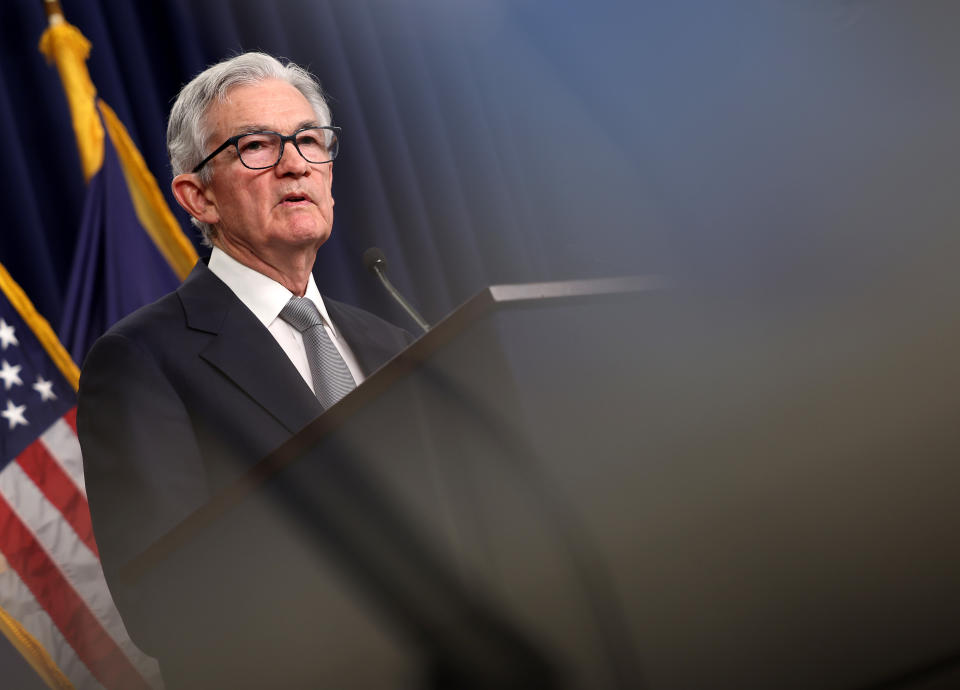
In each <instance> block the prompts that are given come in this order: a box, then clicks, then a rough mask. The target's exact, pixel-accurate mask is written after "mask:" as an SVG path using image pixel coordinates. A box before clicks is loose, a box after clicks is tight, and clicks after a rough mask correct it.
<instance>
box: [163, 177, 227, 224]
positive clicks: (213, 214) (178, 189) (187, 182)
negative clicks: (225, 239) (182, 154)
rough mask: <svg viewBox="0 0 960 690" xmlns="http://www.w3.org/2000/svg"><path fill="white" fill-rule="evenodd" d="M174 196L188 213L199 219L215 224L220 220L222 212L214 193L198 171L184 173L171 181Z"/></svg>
mask: <svg viewBox="0 0 960 690" xmlns="http://www.w3.org/2000/svg"><path fill="white" fill-rule="evenodd" d="M170 187H171V189H172V190H173V196H174V198H175V199H176V200H177V203H178V204H180V205H181V206H182V207H183V210H185V211H186V212H187V213H189V214H190V215H191V216H193V217H194V218H196V219H197V220H199V221H202V222H204V223H207V224H209V225H213V224H215V223H219V222H220V213H219V211H217V205H216V203H215V202H214V198H213V194H212V193H211V192H210V191H209V190H208V189H207V187H205V186H204V185H203V183H202V182H200V176H199V175H197V174H196V173H183V174H181V175H177V176H176V177H175V178H173V182H171V183H170Z"/></svg>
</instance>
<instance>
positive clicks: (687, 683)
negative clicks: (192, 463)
mask: <svg viewBox="0 0 960 690" xmlns="http://www.w3.org/2000/svg"><path fill="white" fill-rule="evenodd" d="M881 336H886V337H885V338H883V337H881ZM957 345H960V331H958V329H957V328H956V327H955V326H954V325H953V324H952V323H949V322H944V321H942V320H937V319H931V320H930V321H928V322H921V323H919V324H918V330H917V332H915V333H913V334H911V337H909V338H906V337H904V338H901V339H897V338H891V337H890V334H884V333H883V332H882V329H881V328H880V327H879V326H877V325H876V324H874V323H872V322H870V323H868V322H862V323H858V322H857V321H856V320H853V321H850V322H842V321H838V320H836V319H834V318H833V317H832V315H831V314H829V313H805V312H803V311H802V309H799V308H798V309H797V310H790V309H787V310H785V309H783V308H782V305H771V304H765V303H763V301H762V300H760V301H757V302H753V303H745V302H744V301H743V299H742V297H740V296H730V295H704V294H695V291H690V290H679V289H674V288H670V287H668V286H666V285H665V284H664V283H663V282H662V281H658V280H656V279H649V278H648V279H643V278H630V279H611V280H602V281H572V282H569V283H547V284H540V285H522V286H495V287H491V288H489V289H487V290H485V291H484V292H483V293H481V294H480V295H478V296H477V297H475V298H473V299H472V300H470V301H469V302H467V303H466V304H465V305H463V306H462V307H461V308H460V309H458V310H457V311H456V312H454V313H453V314H452V315H451V316H450V317H448V318H447V319H445V320H444V321H443V322H441V323H440V324H438V325H437V326H436V327H435V328H434V329H433V330H432V331H431V332H430V333H428V334H427V335H425V336H424V337H423V338H421V339H420V340H418V341H417V342H416V343H414V344H413V345H412V346H410V347H409V348H408V349H407V350H406V351H404V352H403V353H402V354H401V355H399V356H398V357H397V358H396V359H395V360H393V361H392V362H390V363H388V364H387V365H386V366H385V367H384V368H382V369H381V370H380V371H378V372H376V373H375V374H374V375H373V376H371V377H370V379H368V380H367V381H366V382H365V383H364V384H363V385H362V386H360V387H359V388H358V389H357V390H356V391H354V392H353V393H351V394H350V395H349V396H347V397H346V398H345V399H344V400H342V401H341V402H340V403H338V405H336V406H335V407H334V408H333V409H331V410H330V411H328V412H327V413H326V414H324V415H323V416H322V417H320V418H318V419H317V420H315V421H314V422H313V423H312V424H311V425H309V426H308V427H307V428H306V429H304V430H303V431H302V432H301V433H300V434H298V435H297V436H296V437H295V438H293V439H291V440H290V442H288V443H287V444H285V445H284V446H283V447H281V448H279V449H277V451H276V452H275V453H273V454H272V455H271V456H270V457H268V458H266V459H264V461H263V462H262V463H260V464H259V465H258V466H257V467H255V468H253V469H252V470H251V471H250V472H249V473H248V474H247V475H246V476H244V477H243V478H241V479H240V480H239V481H238V482H237V484H236V485H235V486H233V487H231V488H230V489H229V490H228V491H226V492H224V493H223V494H221V495H220V496H217V497H216V498H215V499H214V500H213V501H212V502H211V503H210V504H209V505H207V506H206V507H205V508H203V509H202V510H200V511H198V512H197V513H196V514H194V515H193V516H192V517H191V518H189V519H188V520H187V521H185V522H184V523H183V524H181V525H180V526H179V527H178V528H177V529H175V530H174V531H173V532H171V533H170V534H168V535H167V536H166V537H165V538H163V539H161V540H160V541H159V542H158V543H156V544H154V545H153V546H152V547H151V548H150V549H148V550H147V551H146V552H145V553H144V554H142V555H141V556H140V557H138V558H137V559H136V560H134V561H133V562H131V563H130V564H128V566H127V567H126V568H125V569H124V571H123V575H124V577H125V579H126V581H127V582H128V583H130V584H131V585H132V586H135V587H142V588H143V590H144V591H148V592H154V593H155V592H161V593H162V594H159V595H157V596H160V597H161V599H162V601H163V608H164V609H165V610H166V611H167V612H168V614H169V616H168V618H167V619H166V621H165V622H163V623H159V622H158V624H163V625H182V626H183V630H184V631H188V632H185V633H184V634H185V635H188V636H189V638H190V644H191V649H192V650H193V652H192V654H191V655H189V659H186V660H182V661H181V662H179V663H181V664H182V666H181V669H180V670H181V671H182V674H181V677H190V678H193V679H195V680H196V686H197V687H220V686H223V687H226V686H227V685H230V686H232V687H244V686H248V687H261V686H263V685H262V684H263V683H268V682H270V679H273V680H274V681H275V682H276V685H275V686H276V687H337V688H350V687H356V688H365V687H411V688H414V687H451V688H452V687H477V688H494V687H568V688H635V687H646V688H657V689H660V688H664V689H667V688H670V689H673V688H678V689H679V688H703V687H711V688H726V687H738V688H751V687H756V688H770V687H776V688H825V687H836V688H857V687H872V686H876V687H881V685H878V684H880V683H883V682H888V683H893V684H892V685H889V684H888V685H887V686H883V687H917V688H919V687H924V688H928V687H940V686H938V685H936V684H930V683H937V682H942V683H944V684H943V685H942V687H951V685H950V684H949V683H950V678H949V677H948V676H949V672H950V670H951V669H952V663H953V662H952V661H951V659H953V655H954V654H955V651H956V650H957V649H960V587H958V585H957V583H958V582H960V544H957V540H956V539H955V538H953V536H952V535H955V534H956V533H957V529H958V528H960V503H958V502H957V501H956V500H955V493H956V487H957V486H960V463H958V462H956V458H957V453H958V450H960V439H958V438H957V434H956V433H955V427H956V424H955V422H954V419H953V418H954V417H955V406H956V394H955V391H957V390H960V367H957V366H954V365H952V363H951V361H950V359H949V358H947V357H946V354H947V353H949V352H950V351H951V348H952V347H953V346H957ZM953 351H956V350H953ZM921 681H922V682H924V683H927V684H925V685H922V686H921V685H919V684H918V683H920V682H921ZM258 684H260V685H258Z"/></svg>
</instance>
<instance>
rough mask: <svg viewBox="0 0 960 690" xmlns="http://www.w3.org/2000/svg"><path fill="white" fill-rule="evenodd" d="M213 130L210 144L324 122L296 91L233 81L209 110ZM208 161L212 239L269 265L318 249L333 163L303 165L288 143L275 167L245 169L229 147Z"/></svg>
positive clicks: (328, 217)
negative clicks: (290, 254) (214, 216)
mask: <svg viewBox="0 0 960 690" xmlns="http://www.w3.org/2000/svg"><path fill="white" fill-rule="evenodd" d="M207 124H208V126H209V127H210V128H211V131H212V135H211V137H210V139H209V144H208V145H209V147H210V148H213V147H215V146H219V145H220V143H221V142H223V141H225V140H226V139H228V138H229V137H231V136H233V135H235V134H241V133H243V132H249V131H254V130H270V131H274V132H280V133H281V134H292V133H293V132H295V131H296V130H298V129H300V128H302V127H307V126H315V125H320V124H325V123H320V122H317V121H316V115H315V113H314V112H313V108H311V107H310V104H309V103H308V102H307V99H306V98H304V96H303V94H301V93H300V92H299V91H297V89H295V88H294V87H293V86H291V85H290V84H287V83H286V82H283V81H277V80H268V81H263V82H260V83H257V84H251V85H245V86H235V87H233V88H232V89H230V91H228V92H227V100H226V101H225V102H223V103H219V102H215V103H214V104H213V106H211V108H210V110H209V111H208V112H207ZM207 165H212V166H213V178H212V180H211V182H210V184H209V185H208V186H207V187H206V189H205V191H204V196H206V197H207V199H208V200H209V201H210V202H211V204H213V206H214V207H215V209H216V214H217V215H218V216H219V220H218V221H215V223H214V224H215V225H216V228H217V231H218V238H217V244H220V245H222V246H224V247H225V248H226V249H228V250H229V249H230V248H231V247H235V248H240V249H242V250H243V251H246V252H250V253H252V254H254V255H255V256H257V257H259V258H260V259H262V260H264V261H266V262H267V263H271V264H273V263H274V261H276V260H277V259H278V258H279V257H281V256H283V255H284V254H285V253H287V252H290V251H301V250H304V249H312V251H313V252H316V250H317V249H319V247H320V245H321V244H323V243H324V242H325V241H326V240H327V238H328V237H330V230H331V228H332V226H333V196H332V194H331V190H330V188H331V184H332V182H333V163H321V164H319V165H318V164H314V163H308V162H307V161H306V160H304V159H303V157H302V156H301V155H300V154H299V153H298V152H297V150H296V148H295V147H294V146H293V144H292V143H291V142H287V144H286V145H285V146H284V149H283V157H282V158H281V159H280V162H279V163H277V165H276V166H275V167H273V168H267V169H266V170H250V169H249V168H246V167H244V165H243V164H242V163H241V162H240V160H239V159H238V158H237V152H236V148H234V147H229V148H228V149H227V150H225V151H224V152H223V153H221V154H220V155H219V156H217V157H216V158H214V159H213V160H212V161H211V162H210V163H208V164H207Z"/></svg>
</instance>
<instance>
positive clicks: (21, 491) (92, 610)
mask: <svg viewBox="0 0 960 690" xmlns="http://www.w3.org/2000/svg"><path fill="white" fill-rule="evenodd" d="M0 287H2V288H3V290H2V293H0V451H2V455H0V630H2V631H3V632H5V633H6V634H7V636H8V637H9V638H11V641H12V642H13V643H14V645H15V646H16V647H17V648H18V649H19V650H20V651H21V652H22V653H23V654H24V655H25V656H26V657H28V661H30V662H31V664H32V665H33V667H34V668H35V669H37V671H38V673H40V675H41V676H42V677H43V678H44V680H45V681H46V682H47V684H48V685H50V686H51V687H54V688H71V687H72V688H78V689H84V690H85V689H86V688H108V689H111V690H112V689H114V688H117V689H119V688H123V689H126V688H153V689H154V690H156V689H158V688H161V687H162V681H161V680H160V675H159V670H158V667H157V663H156V662H155V661H154V660H153V659H151V658H150V657H148V656H146V655H145V654H144V653H143V652H141V651H140V650H139V649H137V648H136V646H135V645H134V644H133V642H132V641H131V640H130V638H129V637H128V635H127V632H126V630H125V628H124V625H123V621H122V620H121V618H120V616H119V614H118V613H117V610H116V608H115V606H114V604H113V601H112V599H111V597H110V593H109V591H108V589H107V585H106V582H105V580H104V577H103V570H102V568H101V566H100V561H99V557H98V552H97V544H96V541H95V540H94V536H93V529H92V526H91V522H90V513H89V510H88V507H87V498H86V491H85V489H84V483H83V463H82V459H81V456H80V444H79V442H78V441H77V431H76V395H75V389H74V387H73V384H72V383H71V381H70V380H68V378H67V375H69V374H70V372H69V371H68V372H67V375H65V373H64V372H63V371H62V368H63V365H64V361H66V362H67V364H68V365H69V366H72V364H70V361H69V357H68V356H66V355H65V352H63V351H62V348H60V345H59V341H57V340H56V337H55V336H54V335H53V333H52V331H51V330H50V328H49V325H48V324H47V322H46V321H45V320H43V319H42V318H41V317H40V316H39V315H37V314H36V312H35V311H34V310H33V307H32V305H30V303H29V301H28V300H26V297H25V296H24V295H23V293H22V291H20V289H19V287H18V286H16V284H15V283H13V282H12V280H11V279H10V277H9V274H7V273H6V270H5V269H3V267H2V266H0ZM56 348H60V356H59V357H56V355H57V353H56ZM55 359H57V361H56V362H55ZM58 363H59V366H58ZM74 371H75V368H74ZM71 378H73V380H74V381H75V376H71Z"/></svg>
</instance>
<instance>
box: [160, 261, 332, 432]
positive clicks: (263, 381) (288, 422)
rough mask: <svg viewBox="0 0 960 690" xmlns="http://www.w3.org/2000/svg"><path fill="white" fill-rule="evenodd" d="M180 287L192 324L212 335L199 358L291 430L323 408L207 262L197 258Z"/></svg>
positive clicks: (268, 335)
mask: <svg viewBox="0 0 960 690" xmlns="http://www.w3.org/2000/svg"><path fill="white" fill-rule="evenodd" d="M177 292H178V294H179V295H180V301H181V303H182V304H183V308H184V312H185V314H186V319H187V326H188V328H191V329H193V330H199V331H205V332H207V333H210V334H211V335H212V336H213V337H212V338H211V340H210V342H209V343H208V344H207V345H206V347H204V348H203V349H202V350H201V351H200V353H199V354H200V357H201V358H202V359H204V360H205V361H206V362H208V363H209V364H210V365H211V366H214V367H216V368H217V369H218V370H219V371H221V372H222V373H223V374H224V375H225V376H226V377H227V378H229V379H230V380H231V381H232V382H233V383H234V384H235V385H236V386H237V387H238V388H240V389H241V390H243V392H244V393H246V394H247V395H249V396H250V397H251V398H252V399H253V400H254V401H256V402H257V403H258V404H259V405H261V406H262V407H263V408H264V409H265V410H266V411H267V412H268V413H270V414H271V415H273V416H274V417H275V418H276V419H277V420H278V421H279V422H280V423H281V424H283V425H284V426H285V427H286V428H287V429H288V430H289V431H290V432H291V433H296V432H297V431H299V430H300V429H302V428H303V427H304V426H306V425H307V424H308V423H309V422H311V421H312V420H313V419H315V418H316V417H317V416H318V415H320V414H321V413H322V412H323V408H322V407H321V405H320V402H319V401H318V400H317V398H316V396H314V395H313V393H312V392H311V391H310V388H309V387H308V386H307V385H306V384H305V383H304V381H303V378H302V377H301V376H300V374H299V372H298V371H297V369H296V367H294V366H293V364H292V363H291V362H290V360H289V359H288V358H287V356H286V353H284V351H283V350H282V349H281V348H280V346H279V345H278V344H277V341H276V340H275V339H274V337H273V336H272V335H271V334H270V332H269V331H268V330H267V329H266V328H264V326H263V324H262V323H260V321H258V320H257V318H256V317H255V316H254V315H253V313H252V312H251V311H250V310H249V309H247V308H246V307H245V306H244V305H243V303H242V302H241V301H240V300H239V299H237V297H236V295H234V294H233V292H232V291H231V290H230V288H228V287H227V286H226V285H225V284H224V283H223V281H221V280H220V279H219V278H217V277H216V276H215V275H214V274H213V273H212V272H211V271H210V269H208V268H207V267H206V265H205V264H204V263H202V262H199V263H197V265H196V267H195V268H194V269H193V272H192V273H191V274H190V275H189V276H188V277H187V280H186V281H184V283H183V285H181V286H180V288H179V289H178V290H177Z"/></svg>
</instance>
